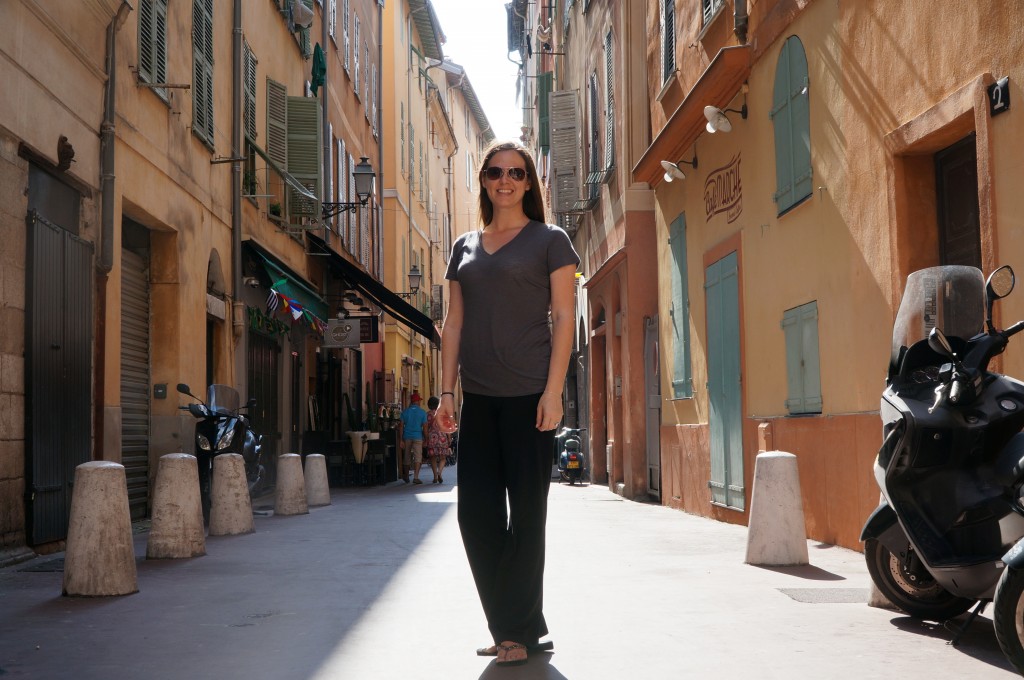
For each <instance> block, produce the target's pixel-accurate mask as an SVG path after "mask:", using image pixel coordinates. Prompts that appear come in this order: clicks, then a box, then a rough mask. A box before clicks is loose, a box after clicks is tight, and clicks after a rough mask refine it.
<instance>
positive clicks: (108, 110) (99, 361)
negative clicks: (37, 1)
mask: <svg viewBox="0 0 1024 680" xmlns="http://www.w3.org/2000/svg"><path fill="white" fill-rule="evenodd" d="M131 11H132V6H131V5H130V4H128V3H127V2H122V3H121V6H120V7H118V9H117V14H115V15H114V18H113V19H112V20H111V21H110V24H109V25H108V26H107V55H106V57H107V58H106V69H107V82H106V83H105V84H104V86H103V122H102V123H101V124H100V196H101V198H100V261H99V265H98V266H97V272H96V345H95V347H94V349H93V354H94V362H93V363H94V364H95V366H96V379H95V381H94V386H93V398H92V403H93V436H94V438H95V440H94V441H95V445H94V448H93V451H94V452H95V453H94V458H96V459H98V460H103V458H104V438H103V432H104V418H103V410H104V392H106V367H107V362H106V345H107V282H108V279H109V276H110V270H111V269H113V266H114V147H115V145H116V143H117V140H116V138H115V135H114V121H115V120H116V106H117V96H116V95H117V87H116V85H117V80H116V78H115V76H116V74H117V33H118V31H120V30H121V27H122V26H124V22H125V19H127V18H128V12H131Z"/></svg>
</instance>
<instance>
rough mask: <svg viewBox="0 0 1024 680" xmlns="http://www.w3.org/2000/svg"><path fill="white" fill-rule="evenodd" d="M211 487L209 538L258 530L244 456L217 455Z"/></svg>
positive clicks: (236, 454)
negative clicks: (253, 519)
mask: <svg viewBox="0 0 1024 680" xmlns="http://www.w3.org/2000/svg"><path fill="white" fill-rule="evenodd" d="M212 487H213V488H212V490H211V491H210V503H211V507H210V535H211V536H237V535H238V534H251V533H252V532H253V531H255V526H254V525H253V521H252V500H251V499H250V498H249V483H248V481H247V480H246V478H245V459H244V458H242V456H241V454H238V453H222V454H220V455H219V456H214V458H213V485H212Z"/></svg>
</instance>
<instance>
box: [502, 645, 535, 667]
mask: <svg viewBox="0 0 1024 680" xmlns="http://www.w3.org/2000/svg"><path fill="white" fill-rule="evenodd" d="M520 650H522V652H523V655H522V656H521V657H517V658H514V659H510V658H508V657H509V654H512V653H514V652H519V651H520ZM502 652H504V653H505V654H504V658H502ZM529 659H530V656H529V654H527V652H526V645H521V644H519V643H518V642H507V643H504V644H500V645H498V660H497V661H496V662H495V665H497V666H522V665H523V664H524V663H526V662H527V661H529Z"/></svg>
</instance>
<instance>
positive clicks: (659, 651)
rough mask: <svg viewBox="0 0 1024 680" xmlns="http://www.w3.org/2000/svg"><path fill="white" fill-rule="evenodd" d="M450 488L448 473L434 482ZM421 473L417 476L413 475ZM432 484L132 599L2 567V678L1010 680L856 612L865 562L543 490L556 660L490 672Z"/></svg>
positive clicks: (448, 506) (318, 513)
mask: <svg viewBox="0 0 1024 680" xmlns="http://www.w3.org/2000/svg"><path fill="white" fill-rule="evenodd" d="M449 475H450V478H449ZM428 476H429V475H428ZM445 476H446V483H445V484H444V485H443V486H434V485H430V484H424V485H423V486H416V487H413V486H406V485H402V484H398V485H390V486H387V487H379V488H372V489H334V490H333V504H332V505H331V506H328V507H323V508H314V509H312V510H311V512H310V514H309V515H303V516H293V517H262V516H261V517H257V518H256V533H254V534H251V535H248V536H236V537H217V538H211V539H208V540H207V544H206V547H207V555H206V556H205V557H200V558H196V559H191V560H182V561H148V562H147V561H146V560H145V559H144V555H145V542H146V534H145V533H144V532H142V531H140V532H139V533H138V534H137V535H136V542H135V547H136V555H137V556H139V559H138V584H139V592H138V593H137V594H135V595H130V596H125V597H117V598H104V599H69V598H63V597H61V595H60V591H61V578H62V575H61V573H60V572H59V571H54V570H52V569H53V568H54V567H55V566H59V565H56V564H55V562H54V561H55V560H56V559H58V558H60V557H61V555H51V556H44V557H40V558H37V559H35V560H33V561H32V562H28V563H23V564H20V565H16V566H13V567H9V568H6V569H4V570H0V676H3V677H4V678H45V679H56V678H77V679H81V680H85V679H89V678H96V679H99V678H103V679H105V680H109V679H112V678H113V679H119V678H133V679H134V678H147V679H163V678H167V679H171V678H245V679H246V680H260V679H264V678H265V679H268V680H271V679H273V680H277V679H281V680H284V679H287V680H307V679H308V680H327V679H329V678H330V679H334V678H373V679H378V678H380V679H387V680H390V679H396V680H411V679H433V678H438V679H441V678H444V679H463V678H465V679H468V680H475V679H477V678H480V679H483V678H549V679H566V678H569V679H572V680H581V679H593V678H618V677H644V678H670V677H671V678H709V677H718V678H748V679H752V680H754V679H756V680H761V679H771V678H779V679H781V678H810V677H815V678H828V679H830V680H843V679H846V678H849V679H854V678H856V679H857V680H861V679H863V678H901V680H913V679H915V678H921V679H925V678H928V679H932V678H939V677H944V678H951V677H970V678H974V679H975V680H986V679H989V678H1011V677H1016V675H1015V674H1014V673H1013V672H1012V670H1011V669H1010V667H1009V665H1008V664H1007V662H1005V661H1004V659H1003V656H1002V653H1001V652H1000V650H999V648H998V645H997V644H996V640H995V637H994V634H993V632H992V625H991V619H990V618H988V617H982V618H980V619H979V620H978V621H976V622H975V623H974V624H973V625H972V627H971V628H970V630H969V631H968V632H967V634H966V635H965V636H964V638H963V640H962V642H961V644H960V646H959V648H954V647H951V646H950V645H948V644H947V641H948V640H949V638H950V633H949V632H948V631H946V630H944V629H942V628H941V627H937V626H934V625H926V624H921V623H919V622H916V621H914V620H912V619H910V618H907V617H905V616H902V615H899V614H896V613H894V612H890V611H885V610H880V609H873V608H869V607H867V606H866V604H865V601H866V598H867V595H868V586H869V579H868V575H867V571H866V568H865V566H864V563H863V559H862V557H861V555H860V554H859V553H854V552H851V551H848V550H845V549H842V548H836V547H831V546H825V545H820V544H817V543H814V542H811V543H810V544H809V551H810V559H811V566H809V567H802V568H772V569H768V568H759V567H753V566H749V565H745V564H743V556H744V550H745V540H746V529H745V528H744V527H741V526H734V525H727V524H722V523H719V522H715V521H711V520H707V519H702V518H697V517H694V516H690V515H686V514H684V513H681V512H678V511H675V510H671V509H668V508H665V507H661V506H655V505H645V504H638V503H633V502H629V501H624V500H622V499H621V498H619V497H618V496H615V495H614V494H611V493H609V492H608V490H607V488H605V487H600V486H584V487H580V486H575V487H569V486H567V485H560V484H557V483H553V485H552V488H551V504H550V513H549V522H548V529H549V534H548V545H549V551H548V567H547V592H546V614H547V619H548V625H549V627H550V629H551V631H552V635H551V638H552V639H553V640H554V641H555V645H556V646H555V652H554V653H553V654H547V653H537V654H534V655H533V656H532V658H531V660H530V662H529V663H528V664H527V665H526V666H522V667H519V668H516V669H502V668H495V667H494V663H493V660H492V659H488V658H479V657H477V656H475V655H474V649H475V648H476V647H478V646H483V645H486V644H488V643H489V640H488V636H487V631H486V627H485V624H484V620H483V616H482V614H481V612H480V608H479V606H478V602H477V599H476V594H475V591H474V588H473V584H472V579H471V577H470V573H469V568H468V566H467V564H466V560H465V556H464V553H463V550H462V546H461V542H460V539H459V534H458V526H457V522H456V512H455V501H456V490H455V486H454V484H453V482H454V481H455V471H454V470H453V469H451V468H449V469H448V470H447V471H446V475H445Z"/></svg>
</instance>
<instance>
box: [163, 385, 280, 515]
mask: <svg viewBox="0 0 1024 680" xmlns="http://www.w3.org/2000/svg"><path fill="white" fill-rule="evenodd" d="M178 392H180V393H181V394H184V395H187V396H189V397H192V398H193V399H195V400H196V401H198V402H199V403H198V404H189V405H188V406H182V407H181V409H182V410H186V411H188V412H189V413H191V414H192V415H193V416H194V417H195V418H196V419H197V422H196V459H197V462H198V463H199V496H200V499H201V500H202V505H203V520H204V521H205V522H209V521H210V505H211V499H210V492H211V486H212V482H213V457H214V456H216V455H219V454H221V453H239V454H241V455H242V459H243V461H244V462H245V478H246V482H247V484H248V486H249V495H250V496H252V495H253V494H254V493H255V492H258V491H259V490H260V489H261V488H262V487H261V484H262V482H263V480H264V479H265V477H266V474H265V473H266V471H265V469H264V467H263V460H262V452H261V450H262V440H263V436H262V435H258V434H256V433H255V432H253V430H252V426H251V425H250V424H249V419H248V418H247V417H246V416H245V415H243V414H242V413H241V412H240V411H241V408H240V407H239V396H238V390H236V389H235V388H233V387H229V386H227V385H210V387H209V388H208V389H207V393H206V401H205V402H203V400H202V399H200V398H199V397H197V396H196V395H194V394H192V392H191V391H190V390H189V387H188V385H186V384H185V383H178ZM254 406H256V400H255V399H250V400H249V403H248V404H246V405H245V407H244V408H246V409H251V408H253V407H254Z"/></svg>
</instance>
